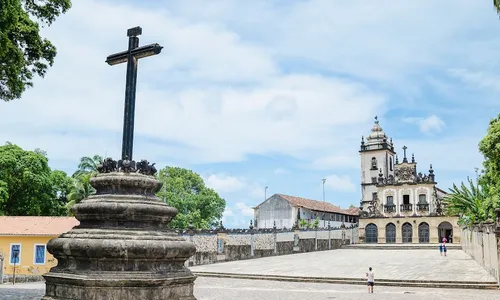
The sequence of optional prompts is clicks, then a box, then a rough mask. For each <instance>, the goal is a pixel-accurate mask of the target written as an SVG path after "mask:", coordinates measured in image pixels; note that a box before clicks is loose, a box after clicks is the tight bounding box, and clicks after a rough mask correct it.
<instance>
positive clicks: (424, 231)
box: [418, 222, 429, 243]
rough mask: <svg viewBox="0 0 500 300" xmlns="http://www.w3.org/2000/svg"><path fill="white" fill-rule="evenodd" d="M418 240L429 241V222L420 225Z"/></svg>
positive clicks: (420, 241)
mask: <svg viewBox="0 0 500 300" xmlns="http://www.w3.org/2000/svg"><path fill="white" fill-rule="evenodd" d="M418 242H419V243H429V224H427V223H425V222H422V223H420V225H418Z"/></svg>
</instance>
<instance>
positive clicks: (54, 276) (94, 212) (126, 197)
mask: <svg viewBox="0 0 500 300" xmlns="http://www.w3.org/2000/svg"><path fill="white" fill-rule="evenodd" d="M91 184H92V186H93V187H94V188H95V189H96V190H97V193H96V194H95V195H92V196H90V197H89V198H87V199H85V200H84V201H82V202H81V203H79V204H76V205H75V206H74V207H73V208H72V212H73V213H74V214H75V217H76V218H77V219H78V220H79V221H80V225H79V226H76V227H75V228H73V229H72V230H70V231H69V232H67V233H65V234H62V235H61V236H60V237H58V238H56V239H53V240H51V241H50V242H49V243H48V245H47V249H48V251H49V252H50V253H51V254H53V255H54V257H55V258H57V261H58V264H57V266H56V267H54V268H52V269H51V270H50V272H49V273H48V274H46V275H45V276H44V277H45V280H46V293H45V296H44V297H43V298H42V300H56V299H57V300H63V299H64V300H84V299H85V300H135V299H141V300H146V299H147V300H160V299H161V300H196V298H195V297H194V296H193V286H194V280H195V278H196V277H195V276H194V275H193V274H192V273H191V271H190V270H189V269H188V268H187V267H185V265H184V263H185V261H186V260H187V259H188V258H189V257H190V256H192V255H193V254H194V253H195V251H196V248H195V246H194V244H193V243H191V242H189V241H186V240H185V239H184V238H182V237H180V236H178V235H177V234H175V233H174V232H172V231H170V230H168V229H167V224H168V223H169V222H170V221H171V220H172V218H174V217H175V215H176V214H177V210H176V209H175V208H173V207H170V206H168V205H167V204H166V203H164V202H163V201H161V200H160V199H158V198H157V197H156V196H155V193H156V192H157V191H159V190H160V188H161V185H162V184H161V183H160V182H159V181H157V180H156V179H155V178H154V177H152V176H146V175H142V174H139V173H122V172H113V173H107V174H100V175H98V176H96V177H94V178H92V180H91Z"/></svg>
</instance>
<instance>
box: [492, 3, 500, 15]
mask: <svg viewBox="0 0 500 300" xmlns="http://www.w3.org/2000/svg"><path fill="white" fill-rule="evenodd" d="M493 5H494V6H495V9H496V10H497V14H499V15H500V0H493Z"/></svg>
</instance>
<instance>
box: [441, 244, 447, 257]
mask: <svg viewBox="0 0 500 300" xmlns="http://www.w3.org/2000/svg"><path fill="white" fill-rule="evenodd" d="M443 252H444V256H446V244H439V253H440V254H441V256H443Z"/></svg>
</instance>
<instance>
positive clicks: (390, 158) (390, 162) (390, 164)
mask: <svg viewBox="0 0 500 300" xmlns="http://www.w3.org/2000/svg"><path fill="white" fill-rule="evenodd" d="M389 168H390V169H391V171H392V170H393V166H392V157H389Z"/></svg>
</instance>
